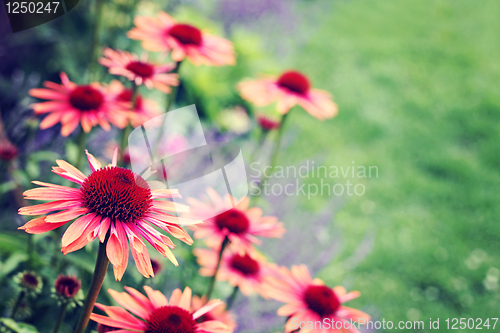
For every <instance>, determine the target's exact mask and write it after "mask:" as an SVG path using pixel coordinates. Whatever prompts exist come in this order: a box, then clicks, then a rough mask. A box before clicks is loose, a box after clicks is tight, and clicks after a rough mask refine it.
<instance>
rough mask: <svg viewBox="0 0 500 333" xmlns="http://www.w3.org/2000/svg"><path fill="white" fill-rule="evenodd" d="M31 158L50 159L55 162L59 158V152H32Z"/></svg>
mask: <svg viewBox="0 0 500 333" xmlns="http://www.w3.org/2000/svg"><path fill="white" fill-rule="evenodd" d="M29 158H30V160H32V161H34V162H40V161H48V162H54V161H55V160H56V159H58V158H59V154H58V153H56V152H53V151H38V152H36V153H33V154H30V157H29Z"/></svg>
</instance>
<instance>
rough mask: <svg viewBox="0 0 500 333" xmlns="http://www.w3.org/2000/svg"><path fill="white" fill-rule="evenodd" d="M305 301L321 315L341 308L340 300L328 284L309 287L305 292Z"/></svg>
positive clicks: (329, 313) (330, 313) (331, 313)
mask: <svg viewBox="0 0 500 333" xmlns="http://www.w3.org/2000/svg"><path fill="white" fill-rule="evenodd" d="M304 301H305V302H306V304H307V306H308V307H309V309H311V310H312V311H314V312H316V313H317V314H318V315H319V316H320V317H322V318H323V317H326V316H330V315H333V314H335V312H337V310H338V309H339V308H340V300H339V298H338V297H337V295H335V293H334V292H333V290H331V289H330V288H328V287H326V286H314V285H311V286H309V287H307V289H306V291H305V293H304Z"/></svg>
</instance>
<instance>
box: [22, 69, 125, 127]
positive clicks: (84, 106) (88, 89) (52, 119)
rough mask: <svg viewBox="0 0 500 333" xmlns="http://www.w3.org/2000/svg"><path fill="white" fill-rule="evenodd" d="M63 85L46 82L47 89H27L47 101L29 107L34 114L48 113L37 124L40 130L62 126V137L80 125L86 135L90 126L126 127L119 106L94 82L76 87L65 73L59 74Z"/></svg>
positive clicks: (103, 88) (34, 95)
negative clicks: (58, 124)
mask: <svg viewBox="0 0 500 333" xmlns="http://www.w3.org/2000/svg"><path fill="white" fill-rule="evenodd" d="M60 76H61V82H62V84H61V85H59V84H56V83H54V82H50V81H45V82H44V86H45V87H46V88H47V89H45V88H35V89H30V91H29V94H30V95H31V96H33V97H37V98H41V99H47V100H49V101H48V102H41V103H35V104H32V108H33V110H34V111H35V113H36V114H44V113H48V115H47V116H46V117H45V118H44V119H43V121H42V122H41V123H40V128H41V129H46V128H49V127H52V126H54V125H55V124H57V123H61V124H62V128H61V135H62V136H68V135H70V134H71V133H72V132H73V131H74V130H75V129H76V127H77V126H78V124H81V125H82V128H83V130H84V131H85V132H90V130H91V129H92V127H94V126H97V125H99V126H101V127H102V128H103V129H104V130H106V131H109V130H110V128H111V126H110V125H109V123H112V124H113V125H115V126H116V127H119V128H123V127H125V126H126V125H127V118H126V114H124V113H123V112H121V111H120V110H121V107H120V105H119V103H117V102H116V101H114V100H113V99H112V98H111V96H110V95H109V94H108V93H107V91H106V89H105V87H103V86H102V85H101V84H99V83H97V82H94V83H91V84H88V85H77V84H75V83H73V82H71V81H70V80H69V79H68V76H67V75H66V73H61V74H60Z"/></svg>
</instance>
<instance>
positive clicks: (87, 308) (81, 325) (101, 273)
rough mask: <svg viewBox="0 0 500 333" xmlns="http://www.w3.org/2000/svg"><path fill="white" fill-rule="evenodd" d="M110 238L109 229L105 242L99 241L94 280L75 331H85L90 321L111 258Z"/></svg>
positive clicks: (76, 332)
mask: <svg viewBox="0 0 500 333" xmlns="http://www.w3.org/2000/svg"><path fill="white" fill-rule="evenodd" d="M108 239H109V231H108V234H107V235H106V239H105V240H104V242H103V243H99V250H98V252H97V260H96V263H95V269H94V275H93V276H92V282H91V283H90V287H89V292H88V294H87V298H86V299H85V303H84V304H83V309H82V314H81V315H80V319H79V320H78V325H77V326H76V329H75V333H84V332H85V329H86V328H87V325H88V323H89V319H90V314H91V313H92V309H93V308H94V304H95V302H96V300H97V296H98V295H99V291H100V290H101V287H102V283H103V281H104V277H105V276H106V272H107V270H108V265H109V260H108V257H107V255H106V244H107V243H108Z"/></svg>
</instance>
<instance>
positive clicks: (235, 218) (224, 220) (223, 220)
mask: <svg viewBox="0 0 500 333" xmlns="http://www.w3.org/2000/svg"><path fill="white" fill-rule="evenodd" d="M215 224H217V226H218V227H219V229H220V230H224V228H225V229H227V230H228V231H229V232H232V233H234V234H242V233H244V232H246V231H247V230H248V227H249V226H250V221H249V220H248V218H247V217H246V215H245V214H243V213H242V212H240V211H239V210H237V209H230V210H228V211H225V212H224V213H222V214H219V215H217V216H216V217H215Z"/></svg>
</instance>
